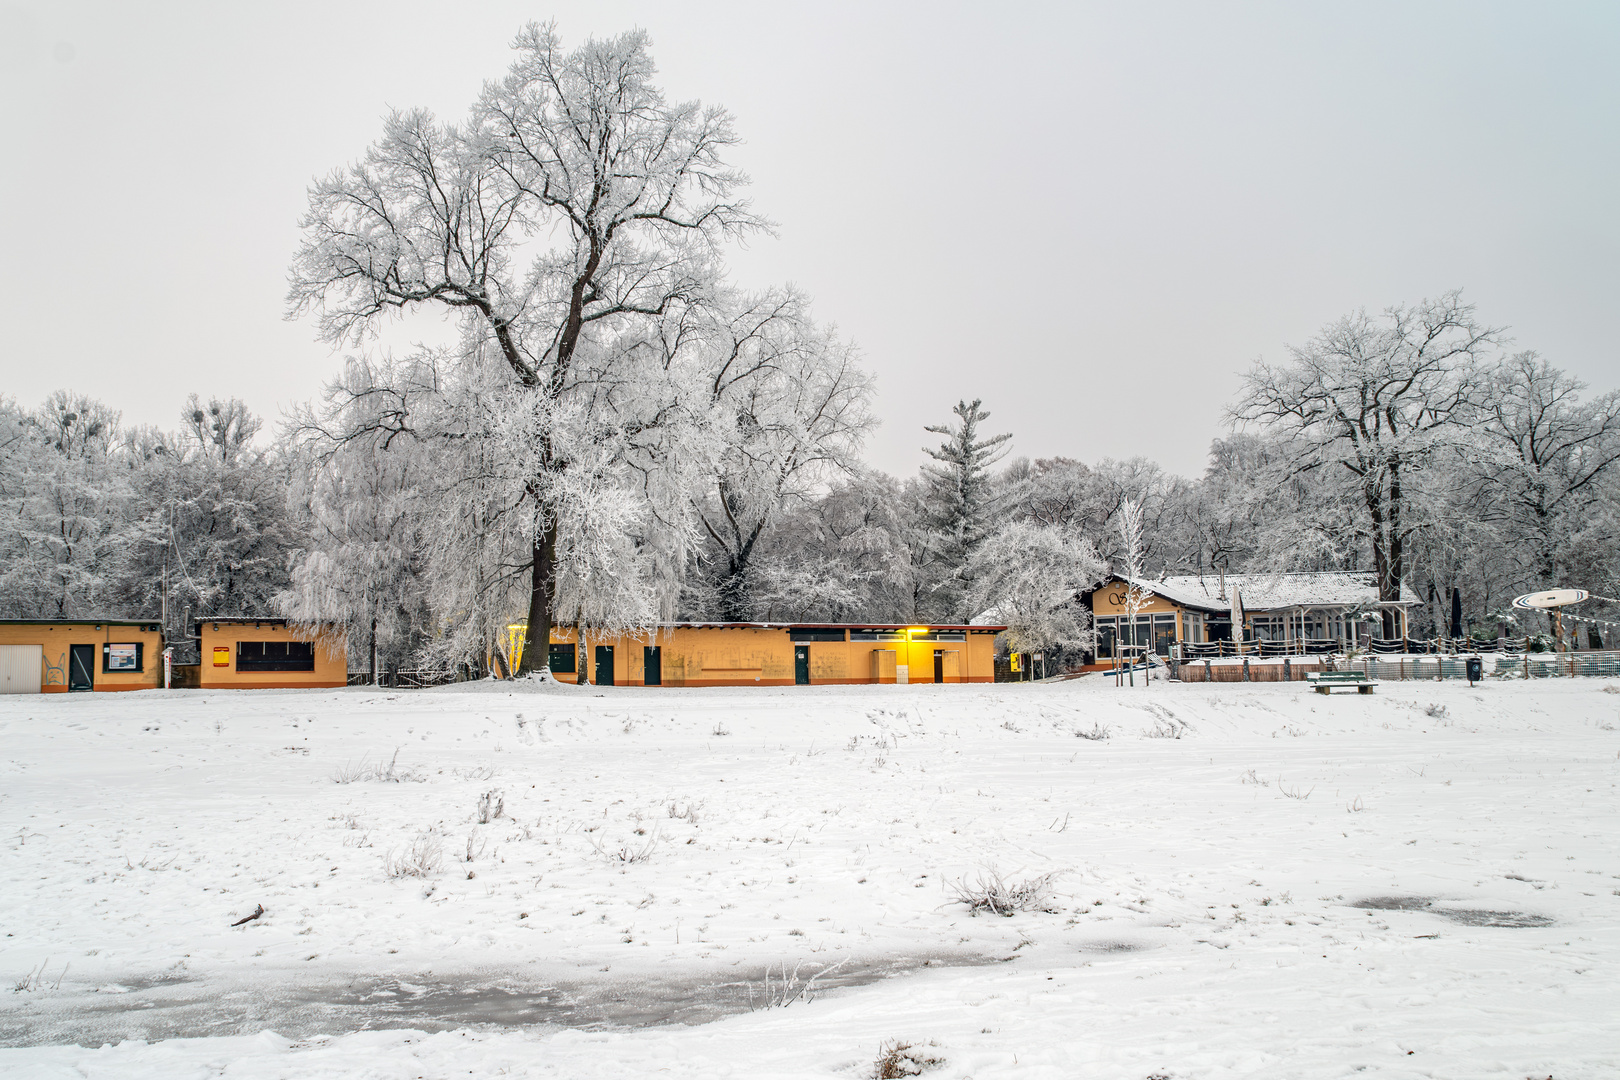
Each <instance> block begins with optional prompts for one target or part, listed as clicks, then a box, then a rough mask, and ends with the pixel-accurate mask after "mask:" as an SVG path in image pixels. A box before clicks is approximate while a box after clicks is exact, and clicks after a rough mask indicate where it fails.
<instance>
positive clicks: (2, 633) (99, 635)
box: [0, 622, 163, 694]
mask: <svg viewBox="0 0 1620 1080" xmlns="http://www.w3.org/2000/svg"><path fill="white" fill-rule="evenodd" d="M156 627H157V624H156V623H94V622H86V623H69V622H63V623H0V645H38V646H40V690H41V691H42V692H44V693H47V694H63V693H66V692H67V688H68V653H69V649H68V646H70V645H90V646H93V647H94V649H95V663H94V672H93V674H92V676H91V678H92V682H93V685H94V688H95V689H97V690H151V689H155V688H157V687H160V686H162V685H163V634H162V632H161V631H159V630H158V629H157V628H156ZM137 642H138V643H140V646H141V670H140V671H104V670H103V668H105V667H106V653H105V649H106V647H107V646H109V645H124V644H134V643H137Z"/></svg>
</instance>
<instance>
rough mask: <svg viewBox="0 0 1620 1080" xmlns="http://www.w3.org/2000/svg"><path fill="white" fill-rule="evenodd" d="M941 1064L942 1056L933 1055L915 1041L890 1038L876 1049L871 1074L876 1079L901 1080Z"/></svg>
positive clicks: (943, 1061) (918, 1074)
mask: <svg viewBox="0 0 1620 1080" xmlns="http://www.w3.org/2000/svg"><path fill="white" fill-rule="evenodd" d="M928 1045H929V1046H934V1045H936V1044H935V1043H929V1044H928ZM943 1064H945V1059H944V1058H938V1057H934V1056H933V1055H931V1054H930V1053H929V1052H928V1051H927V1049H925V1048H924V1047H921V1046H918V1045H917V1044H916V1043H908V1042H901V1041H900V1040H899V1039H892V1040H890V1041H889V1042H886V1043H884V1044H883V1046H882V1047H880V1048H879V1049H878V1056H877V1060H876V1061H874V1062H873V1063H872V1075H873V1077H875V1078H876V1080H902V1078H904V1077H908V1076H921V1075H922V1074H923V1072H924V1071H926V1070H928V1069H937V1068H938V1067H939V1066H941V1065H943Z"/></svg>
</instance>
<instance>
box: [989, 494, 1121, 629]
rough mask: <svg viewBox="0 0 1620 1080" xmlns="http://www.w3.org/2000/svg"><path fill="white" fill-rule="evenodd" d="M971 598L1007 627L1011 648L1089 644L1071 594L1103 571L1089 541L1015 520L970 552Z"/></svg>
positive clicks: (1058, 528) (1057, 528)
mask: <svg viewBox="0 0 1620 1080" xmlns="http://www.w3.org/2000/svg"><path fill="white" fill-rule="evenodd" d="M972 570H973V573H972V575H971V577H972V581H973V589H974V592H973V600H974V606H976V607H978V608H979V610H980V612H981V613H988V614H993V616H994V618H995V620H996V621H997V622H1001V623H1005V624H1006V626H1007V632H1006V640H1007V644H1008V646H1009V647H1010V648H1011V649H1012V650H1013V651H1014V652H1033V651H1036V650H1039V649H1045V648H1048V647H1051V646H1059V645H1071V646H1080V647H1089V646H1090V644H1091V641H1090V633H1089V630H1090V625H1089V624H1090V618H1089V616H1087V615H1086V613H1085V612H1084V611H1083V610H1082V609H1081V607H1080V604H1079V601H1078V600H1077V599H1076V598H1077V596H1078V595H1079V594H1080V593H1081V592H1082V591H1083V590H1085V589H1087V588H1089V587H1091V586H1092V585H1095V584H1096V583H1097V581H1098V579H1099V578H1101V577H1102V575H1103V574H1104V572H1105V571H1106V570H1107V564H1106V563H1104V562H1103V560H1102V557H1101V556H1100V555H1098V554H1097V549H1096V548H1095V547H1093V546H1092V544H1091V542H1090V541H1089V540H1086V539H1085V538H1083V537H1081V536H1079V535H1078V534H1077V533H1075V532H1074V531H1073V530H1071V529H1065V528H1063V527H1062V526H1059V525H1037V524H1034V523H1033V522H1028V521H1015V522H1011V523H1009V524H1007V525H1004V526H1002V527H1001V528H1000V529H998V530H996V531H995V532H994V533H992V534H991V535H990V536H989V537H987V538H986V539H985V542H984V543H983V544H981V545H979V548H978V550H977V551H975V552H974V553H973V567H972Z"/></svg>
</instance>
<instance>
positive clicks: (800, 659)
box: [793, 645, 810, 686]
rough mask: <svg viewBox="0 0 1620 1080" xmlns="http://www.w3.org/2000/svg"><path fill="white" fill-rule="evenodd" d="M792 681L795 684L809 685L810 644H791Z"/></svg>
mask: <svg viewBox="0 0 1620 1080" xmlns="http://www.w3.org/2000/svg"><path fill="white" fill-rule="evenodd" d="M793 683H794V685H796V686H809V685H810V646H808V645H795V646H793Z"/></svg>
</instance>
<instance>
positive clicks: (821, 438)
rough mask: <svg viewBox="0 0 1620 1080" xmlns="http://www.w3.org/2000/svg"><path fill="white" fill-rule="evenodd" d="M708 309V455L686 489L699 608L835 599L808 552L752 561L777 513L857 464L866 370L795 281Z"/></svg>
mask: <svg viewBox="0 0 1620 1080" xmlns="http://www.w3.org/2000/svg"><path fill="white" fill-rule="evenodd" d="M728 299H729V298H728ZM715 314H716V316H717V317H716V318H715V319H714V324H715V325H714V327H713V329H712V330H711V331H710V333H711V337H712V341H713V345H712V349H713V352H714V357H713V359H712V361H711V363H712V364H713V375H712V378H711V379H710V382H709V387H710V397H711V405H712V409H713V411H714V413H715V416H714V426H715V431H716V433H717V436H718V437H717V439H716V441H715V444H714V445H715V449H716V460H715V461H714V462H713V464H712V465H711V467H710V477H711V479H710V480H709V482H708V483H707V484H706V485H705V486H706V488H707V489H708V490H706V491H705V492H704V493H703V494H702V495H700V496H699V497H698V499H697V500H696V508H697V513H698V516H699V520H700V521H701V523H702V526H703V531H704V533H705V536H706V539H707V541H708V545H707V553H706V554H707V561H708V562H709V563H710V564H711V565H712V568H713V569H712V572H711V573H709V574H708V575H707V576H708V577H709V578H710V581H711V583H712V584H711V588H712V595H713V603H712V607H713V610H712V612H711V614H712V616H713V617H716V618H720V619H724V620H727V621H732V622H745V621H748V620H750V619H756V618H769V617H771V616H770V615H769V612H770V611H772V610H775V609H776V608H778V607H779V606H780V605H781V604H782V602H783V601H784V600H787V599H788V598H790V597H791V598H794V601H795V606H796V607H800V608H803V607H805V606H806V604H805V603H804V602H805V601H809V600H811V599H812V598H813V597H819V598H821V599H822V600H824V601H826V602H829V603H831V604H834V605H836V606H843V605H844V604H845V603H846V602H847V601H848V599H849V596H850V594H848V593H847V592H845V591H841V590H839V589H834V591H833V592H831V593H825V594H824V593H822V591H821V590H822V587H823V586H825V585H829V584H833V582H832V581H831V579H823V578H822V577H821V576H820V575H819V574H818V573H817V568H816V567H815V566H814V565H813V564H806V563H797V564H792V565H788V564H780V563H777V564H772V563H770V562H769V561H766V562H765V563H764V564H763V565H762V563H761V559H760V557H759V556H760V554H761V551H762V549H761V547H760V544H761V540H762V538H764V537H765V535H766V532H767V530H768V529H769V528H770V527H771V526H772V525H773V524H775V523H776V522H777V521H778V520H780V518H781V516H782V515H783V514H784V513H787V512H789V511H791V510H792V509H793V508H795V507H797V506H799V505H802V504H803V503H805V502H806V501H808V500H809V499H810V498H811V497H813V496H814V495H815V494H816V493H817V492H818V491H819V490H820V489H822V488H823V487H824V486H825V485H826V484H827V483H829V482H831V481H834V480H837V479H839V478H841V477H843V476H847V475H848V474H849V473H850V471H851V470H852V469H854V468H855V467H856V465H857V464H858V458H857V456H856V455H857V452H858V450H859V448H860V445H861V441H862V440H863V439H864V438H865V436H866V434H867V432H869V431H870V430H871V429H872V427H873V426H874V425H875V421H874V419H873V418H872V414H871V409H870V404H871V393H872V382H871V377H870V376H869V375H868V374H867V373H866V372H865V371H864V370H863V369H862V368H861V367H860V365H859V363H858V361H857V358H856V356H855V353H854V350H853V349H852V348H851V347H850V346H849V345H848V344H846V343H844V342H841V341H839V340H838V339H837V338H836V337H835V336H834V334H833V333H832V332H831V331H828V330H823V329H821V328H818V327H817V326H815V325H814V324H813V323H812V322H811V321H810V319H809V316H808V313H807V311H806V305H805V302H804V300H803V298H802V297H800V296H798V295H797V294H795V293H792V292H785V293H777V292H772V293H767V294H764V295H762V296H758V297H739V298H736V299H732V300H730V302H729V303H728V304H727V305H726V307H725V308H723V309H721V310H719V311H717V312H716V313H715ZM766 550H768V546H767V549H766Z"/></svg>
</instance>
